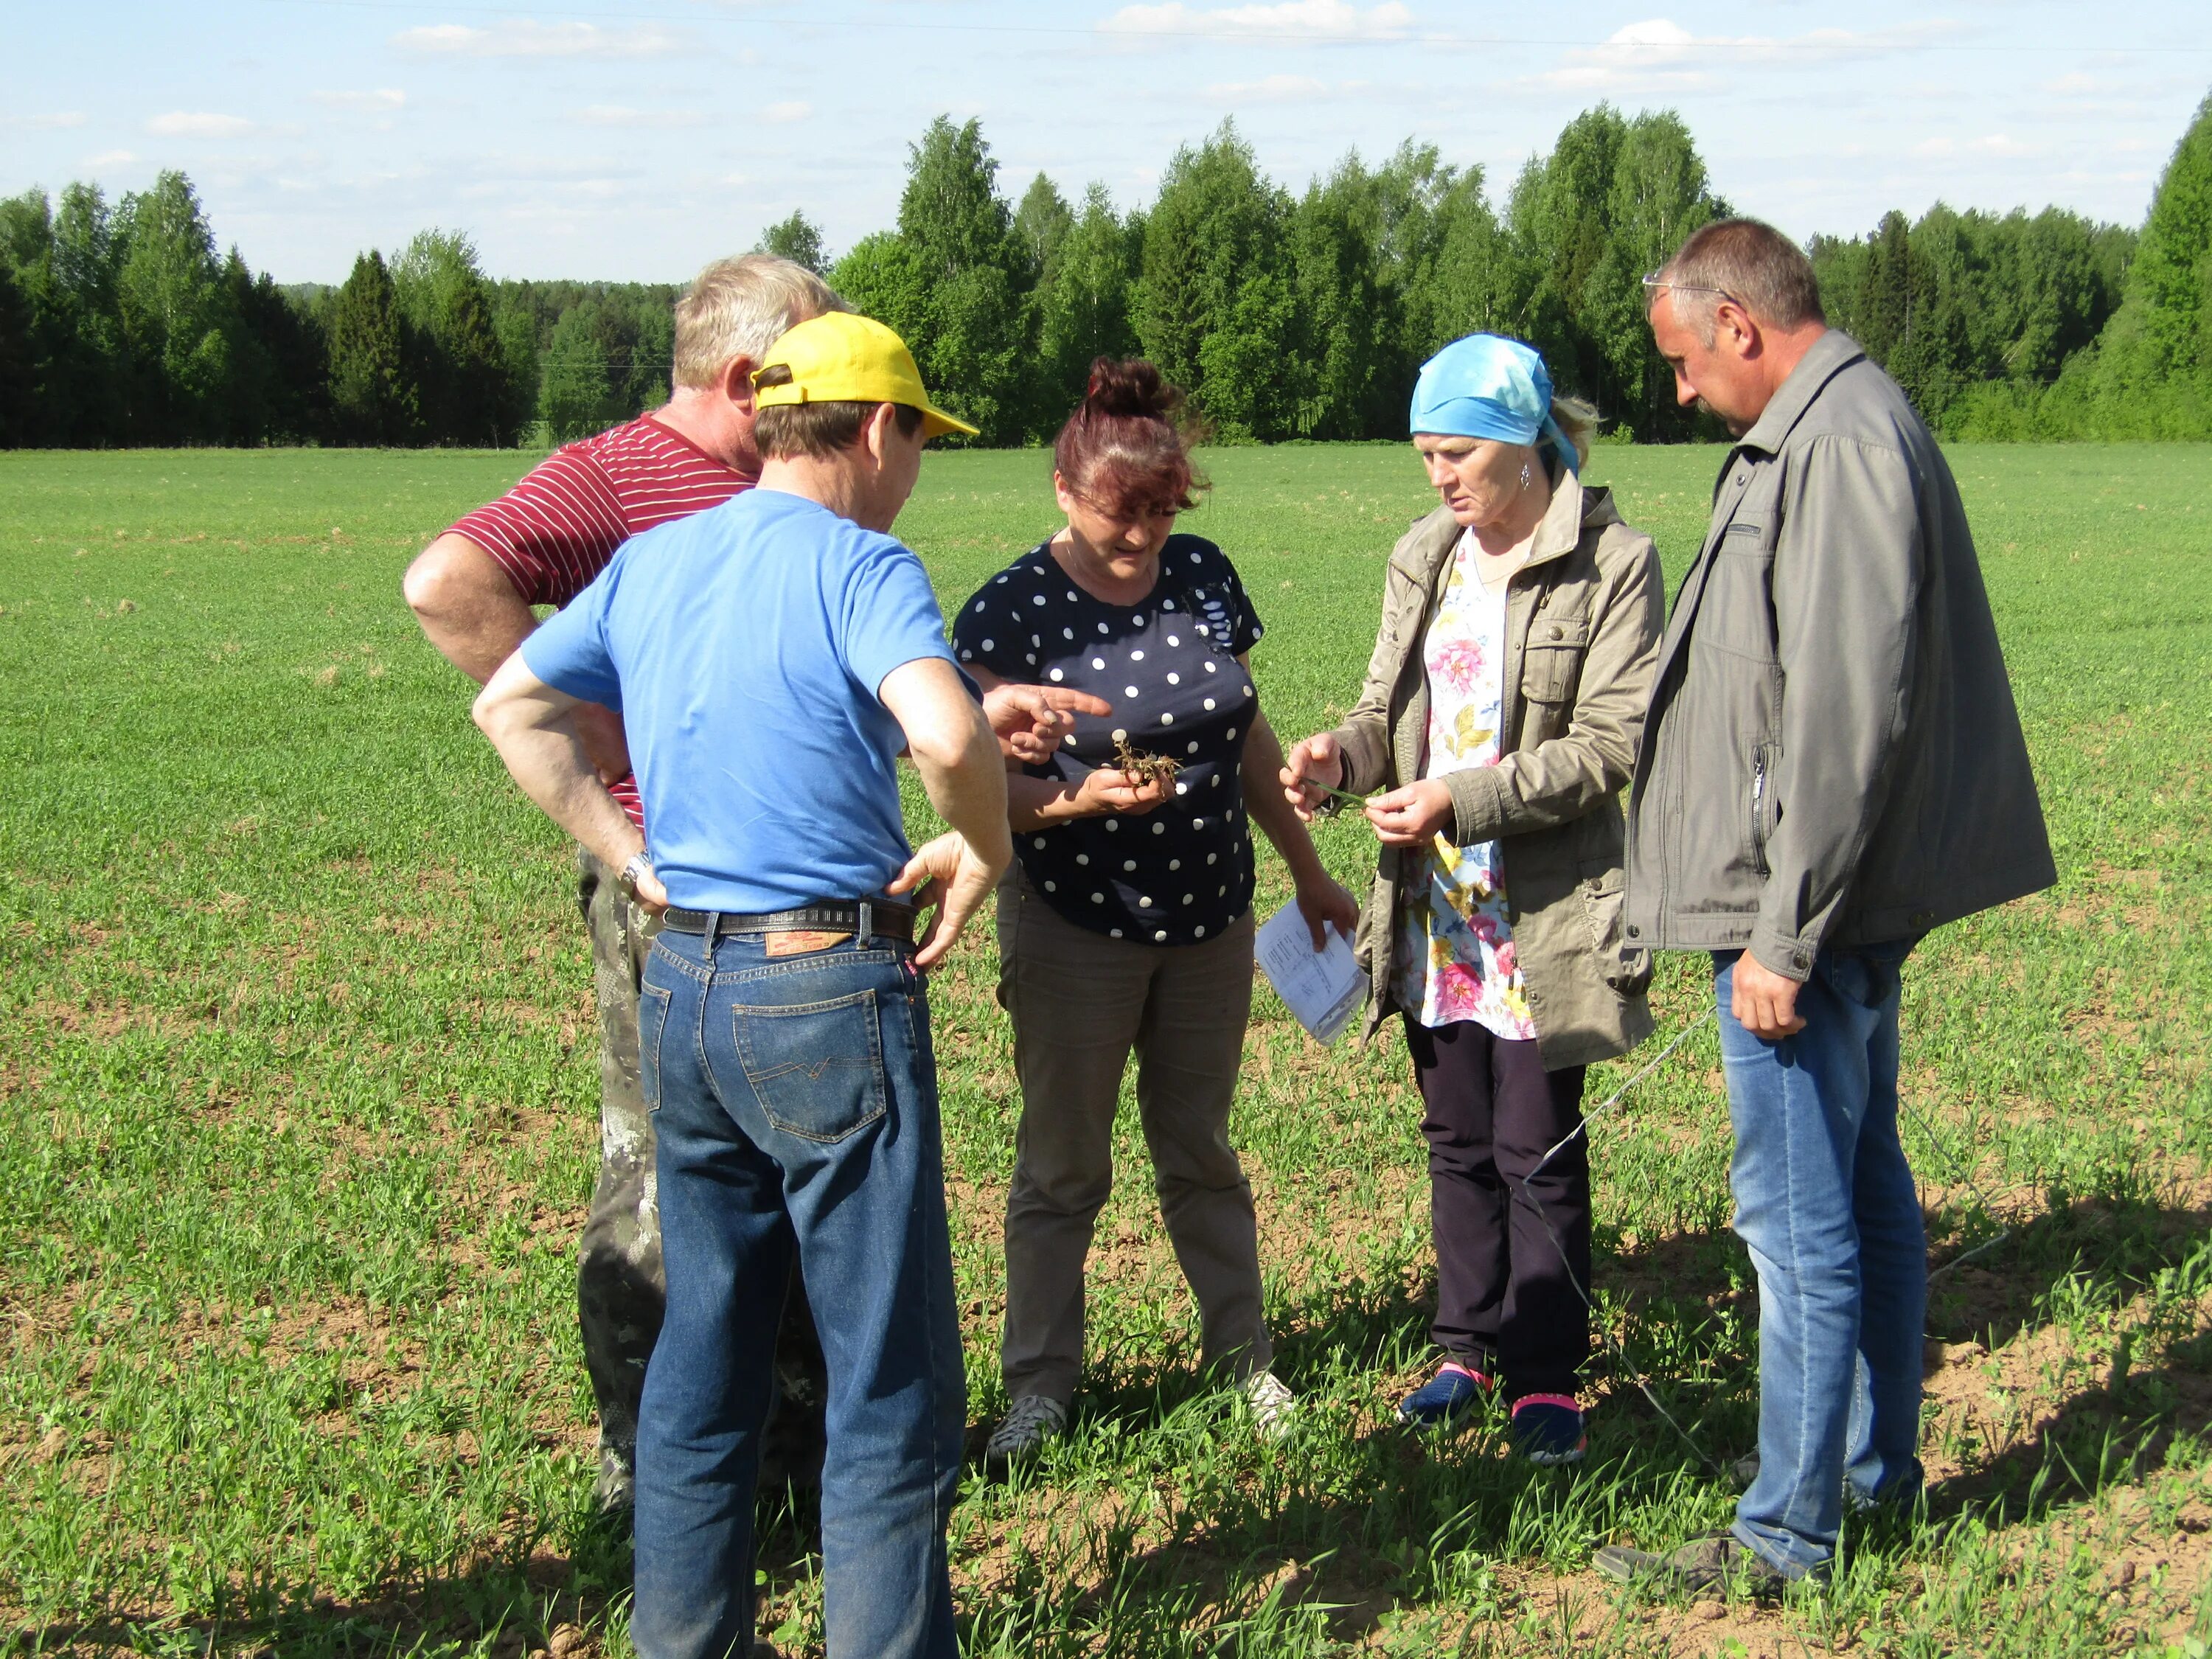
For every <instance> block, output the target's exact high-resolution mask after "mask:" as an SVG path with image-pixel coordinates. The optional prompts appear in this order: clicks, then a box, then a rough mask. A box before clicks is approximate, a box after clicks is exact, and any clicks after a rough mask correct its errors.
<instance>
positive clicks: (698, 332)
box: [404, 253, 1111, 1509]
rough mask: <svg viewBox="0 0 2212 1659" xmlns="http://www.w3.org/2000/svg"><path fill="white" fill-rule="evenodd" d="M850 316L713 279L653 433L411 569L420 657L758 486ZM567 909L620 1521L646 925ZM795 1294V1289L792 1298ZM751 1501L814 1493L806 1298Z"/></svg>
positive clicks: (630, 1371) (585, 1246)
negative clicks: (790, 393)
mask: <svg viewBox="0 0 2212 1659" xmlns="http://www.w3.org/2000/svg"><path fill="white" fill-rule="evenodd" d="M848 309H850V307H848V306H847V305H846V304H845V302H844V301H842V300H841V299H839V298H838V297H837V295H836V294H834V293H833V292H831V291H830V289H829V287H828V285H827V284H825V283H823V281H822V280H821V279H820V278H819V277H817V276H815V275H814V273H813V272H811V271H810V270H806V269H805V267H804V266H802V265H798V264H793V263H792V262H791V261H789V260H787V259H779V258H773V257H772V256H770V255H767V254H760V253H749V254H746V255H744V256H743V257H742V258H733V259H722V260H718V261H717V262H716V263H714V264H711V265H709V266H708V267H707V269H706V270H703V271H702V272H700V274H699V277H698V280H697V281H696V282H694V283H692V284H691V288H690V292H688V293H687V294H685V295H684V297H683V298H682V299H681V300H679V301H677V305H676V351H675V362H674V365H673V374H672V376H671V379H672V380H673V381H674V391H673V392H672V393H671V396H670V398H669V400H668V402H667V403H666V404H663V405H662V406H661V407H660V408H659V409H657V410H653V412H652V413H650V414H648V415H641V416H639V417H638V418H637V419H636V420H634V421H631V422H628V423H626V424H624V425H622V426H618V427H616V428H613V429H612V430H611V431H608V432H603V433H601V434H600V435H599V436H598V437H596V438H587V439H586V440H584V441H582V442H580V443H574V444H570V445H568V447H565V448H563V449H560V450H556V452H555V453H553V454H551V455H550V456H548V457H547V458H546V459H544V461H543V462H541V463H540V464H539V465H538V466H537V467H535V468H533V469H532V471H530V473H529V474H528V475H527V476H526V477H524V478H523V479H522V481H521V482H520V483H518V484H516V485H515V486H514V488H513V489H510V490H509V491H507V494H506V495H502V496H501V497H500V498H499V499H498V500H497V501H493V502H490V503H489V505H487V506H484V507H478V508H477V510H476V511H475V512H473V513H469V514H467V515H466V516H465V517H464V518H462V519H461V520H459V521H458V522H457V523H456V524H454V525H453V527H452V528H451V529H449V530H447V532H445V533H444V534H443V535H441V536H440V537H439V538H437V539H436V540H435V541H434V542H432V543H431V544H430V545H429V546H428V547H427V548H425V549H424V550H423V551H422V554H421V555H420V556H418V557H417V558H416V560H415V562H414V563H413V564H412V565H410V567H409V568H408V571H407V577H406V581H405V584H404V591H405V592H406V596H407V603H408V605H410V607H412V609H413V610H414V612H415V615H416V618H417V620H419V621H420V622H421V623H422V631H423V632H424V633H425V634H426V635H428V636H429V639H430V642H431V643H432V644H433V645H435V646H436V647H438V649H439V650H440V651H441V652H442V653H444V654H445V656H446V659H447V660H448V661H449V662H451V663H452V664H453V665H454V666H455V667H456V668H459V670H460V671H462V672H463V673H465V674H466V675H468V676H469V677H470V678H471V679H473V680H475V681H476V682H477V684H483V682H484V681H486V680H488V679H489V678H491V676H492V674H493V673H494V672H495V671H496V670H497V669H498V667H499V665H501V663H503V662H505V661H506V660H507V657H508V656H509V655H510V654H512V653H513V651H514V650H515V648H516V647H518V646H520V644H521V642H522V641H523V640H524V638H525V637H526V636H527V635H529V634H530V633H531V632H532V631H533V630H534V629H536V628H537V626H538V618H537V616H536V614H535V613H534V612H533V611H532V609H531V607H532V605H554V606H556V607H557V606H561V605H566V604H568V601H569V600H570V599H573V598H574V597H575V596H576V595H577V594H578V593H580V592H582V591H583V590H584V589H585V588H586V586H589V585H590V584H591V581H592V578H593V577H595V576H597V575H598V574H599V571H600V570H601V569H602V568H604V567H605V564H606V562H607V561H608V560H610V559H611V558H612V557H613V556H614V553H615V550H616V549H617V548H618V547H620V546H621V545H622V544H623V542H625V541H627V540H628V539H629V538H630V537H632V536H635V535H636V534H638V533H639V532H641V531H646V530H650V529H652V528H653V526H655V525H659V524H665V523H666V522H668V521H669V520H671V519H680V518H683V517H685V516H687V515H688V514H690V513H699V512H703V511H705V510H707V509H708V508H710V507H717V506H720V504H721V503H722V502H724V501H727V500H728V499H729V498H730V497H731V496H732V495H736V494H738V492H739V491H740V490H744V489H751V488H752V487H753V484H754V483H755V482H756V481H757V479H758V478H759V477H760V465H761V464H760V453H759V452H758V451H757V449H755V448H754V447H753V385H752V374H753V370H754V369H755V368H757V367H758V366H759V364H760V362H761V359H762V358H763V356H765V355H766V353H767V351H768V349H769V346H770V345H772V344H774V343H775V341H776V339H777V338H778V337H780V336H781V335H782V334H783V333H784V332H785V331H787V330H788V329H789V328H791V327H793V325H797V324H799V323H802V322H805V321H806V320H807V319H809V318H811V317H817V316H819V315H821V314H822V313H824V312H827V311H845V310H848ZM1110 712H1111V710H1110V708H1109V705H1108V704H1106V703H1105V702H1102V701H1101V700H1099V699H1098V698H1097V697H1093V696H1089V695H1087V694H1085V693H1081V692H1075V691H1070V690H1065V689H1062V688H1055V687H1040V686H1033V685H1004V686H999V687H996V688H994V690H992V691H991V693H990V694H989V696H987V697H985V698H984V700H983V713H984V717H985V719H986V720H987V721H988V722H989V724H990V726H991V728H992V730H993V731H994V732H996V733H997V734H998V736H999V738H1000V742H1001V744H1002V746H1004V747H1005V748H1006V750H1007V751H1008V752H1009V753H1011V754H1012V755H1013V756H1014V757H1016V758H1018V759H1021V760H1042V759H1044V758H1047V757H1049V756H1050V755H1051V754H1052V752H1053V751H1054V749H1055V748H1056V747H1057V746H1058V745H1059V744H1060V739H1061V738H1063V737H1064V736H1065V735H1066V732H1068V731H1069V730H1070V729H1071V728H1072V725H1073V722H1072V720H1070V718H1069V717H1070V715H1071V714H1097V715H1103V714H1109V713H1110ZM576 723H577V726H578V728H579V730H580V734H581V736H582V738H583V740H584V743H585V746H586V750H588V751H589V753H590V756H591V759H592V763H593V765H594V766H595V767H596V768H597V769H598V770H599V777H600V780H601V781H603V782H604V783H605V785H606V786H607V788H608V791H609V793H611V794H612V795H613V796H614V797H615V799H617V801H619V802H621V803H622V805H623V808H624V809H625V810H626V811H628V812H629V815H630V817H632V819H634V820H635V821H636V822H637V823H638V824H639V825H640V827H642V826H643V823H644V812H643V809H642V807H641V805H640V803H639V800H638V795H637V785H636V782H635V780H634V779H633V778H632V777H631V776H630V766H629V746H628V744H626V743H625V742H624V740H623V726H622V717H621V716H620V715H619V714H615V713H614V712H613V711H611V710H610V709H605V708H595V707H593V706H592V705H590V704H585V705H582V706H581V707H580V708H578V709H577V710H576ZM576 863H577V867H578V870H579V872H580V882H579V887H578V892H577V902H578V903H579V905H580V908H582V910H583V913H584V920H585V923H586V927H588V928H589V930H590V933H591V938H592V969H593V981H594V987H595V989H596V991H597V993H598V998H599V1149H600V1150H599V1181H598V1183H597V1185H596V1186H595V1187H594V1188H593V1190H592V1207H591V1214H590V1217H589V1218H588V1219H587V1220H586V1223H585V1224H584V1235H583V1239H582V1242H581V1245H580V1249H579V1252H578V1265H577V1273H576V1303H577V1319H578V1323H579V1324H580V1327H581V1328H582V1331H583V1339H584V1364H585V1366H586V1370H589V1372H590V1373H591V1379H592V1395H593V1396H594V1397H595V1398H596V1400H597V1401H598V1403H599V1501H600V1503H601V1504H603V1505H605V1507H607V1508H609V1509H624V1508H627V1507H628V1506H629V1502H630V1494H631V1489H632V1470H633V1468H634V1466H635V1454H636V1444H637V1407H638V1400H639V1396H640V1395H641V1392H642V1390H643V1389H644V1385H645V1366H646V1362H647V1360H648V1359H650V1358H652V1357H653V1342H654V1340H655V1338H657V1337H658V1336H659V1332H660V1320H661V1310H662V1306H663V1302H664V1299H665V1286H664V1283H663V1279H662V1272H661V1261H660V1218H659V1211H658V1209H657V1207H656V1205H655V1201H654V1194H653V1119H652V1116H651V1115H650V1114H649V1113H648V1112H647V1109H646V1105H645V1097H644V1094H643V1091H642V1089H641V1085H640V1083H639V1076H638V1046H637V995H638V975H639V974H640V973H641V971H642V969H643V967H644V963H645V956H646V951H647V948H648V945H649V943H650V941H649V938H648V936H647V932H646V927H645V916H644V914H643V913H642V912H641V911H640V910H639V909H638V908H637V907H636V906H635V904H634V903H633V902H631V896H630V895H629V894H625V893H623V892H622V891H620V890H619V889H618V882H617V875H616V872H613V871H611V870H610V869H608V868H607V867H606V866H605V865H603V864H602V863H600V862H599V860H597V859H596V858H594V857H592V855H591V854H589V853H587V852H586V851H584V849H583V848H577V851H576ZM793 1289H794V1291H796V1290H797V1289H798V1286H797V1283H796V1280H794V1282H793ZM776 1372H777V1376H778V1379H779V1382H780V1383H781V1388H782V1401H783V1403H782V1405H781V1407H779V1410H778V1414H777V1416H776V1417H775V1419H773V1420H771V1422H770V1423H769V1429H768V1433H767V1435H766V1437H765V1441H764V1444H763V1468H762V1473H761V1478H760V1483H759V1484H760V1486H762V1487H763V1489H767V1490H771V1491H772V1490H774V1489H775V1487H776V1486H780V1485H781V1484H782V1483H783V1482H784V1481H785V1480H791V1479H799V1480H811V1478H812V1475H813V1473H814V1470H815V1468H816V1467H817V1464H818V1459H819V1456H820V1449H821V1444H822V1437H821V1413H822V1405H823V1389H824V1386H825V1382H824V1371H823V1364H822V1352H821V1347H820V1345H819V1344H818V1342H817V1340H816V1338H815V1334H814V1326H813V1321H812V1318H811V1316H810V1314H809V1311H808V1309H807V1305H806V1299H805V1296H804V1295H802V1294H793V1295H792V1296H790V1297H788V1298H787V1309H786V1312H785V1318H784V1328H783V1331H782V1333H781V1340H780V1341H779V1344H778V1352H777V1358H776Z"/></svg>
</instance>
